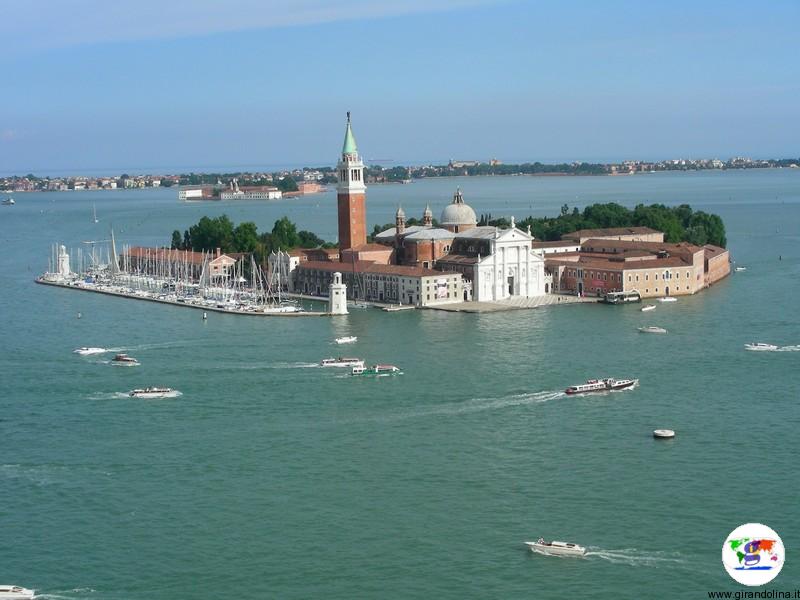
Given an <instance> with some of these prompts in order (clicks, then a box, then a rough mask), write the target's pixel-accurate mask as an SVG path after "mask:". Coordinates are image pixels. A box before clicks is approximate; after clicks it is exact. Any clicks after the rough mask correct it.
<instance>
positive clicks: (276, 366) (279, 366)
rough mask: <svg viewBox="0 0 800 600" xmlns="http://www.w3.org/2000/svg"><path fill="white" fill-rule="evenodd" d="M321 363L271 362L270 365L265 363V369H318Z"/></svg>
mask: <svg viewBox="0 0 800 600" xmlns="http://www.w3.org/2000/svg"><path fill="white" fill-rule="evenodd" d="M320 366H321V365H320V364H319V363H312V362H292V363H286V362H284V363H280V362H277V363H271V364H268V365H264V366H263V368H265V369H316V368H317V367H320Z"/></svg>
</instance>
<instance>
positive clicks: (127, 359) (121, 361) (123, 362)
mask: <svg viewBox="0 0 800 600" xmlns="http://www.w3.org/2000/svg"><path fill="white" fill-rule="evenodd" d="M111 364H112V365H116V366H118V367H138V366H139V361H138V360H136V359H135V358H133V357H132V356H128V355H127V354H117V355H116V356H115V357H114V358H112V359H111Z"/></svg>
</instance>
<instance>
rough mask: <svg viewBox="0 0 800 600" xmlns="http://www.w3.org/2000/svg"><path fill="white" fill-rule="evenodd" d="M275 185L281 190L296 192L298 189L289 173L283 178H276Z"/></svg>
mask: <svg viewBox="0 0 800 600" xmlns="http://www.w3.org/2000/svg"><path fill="white" fill-rule="evenodd" d="M275 185H276V186H277V188H278V189H279V190H280V191H282V192H296V191H297V189H298V188H297V182H296V181H295V180H294V179H292V177H291V176H290V175H287V176H286V177H284V178H283V179H278V181H277V182H276V183H275Z"/></svg>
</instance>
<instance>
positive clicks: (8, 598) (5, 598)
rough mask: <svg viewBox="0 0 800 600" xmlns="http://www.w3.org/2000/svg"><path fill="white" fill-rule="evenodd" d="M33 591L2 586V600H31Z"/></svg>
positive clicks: (14, 586) (0, 590)
mask: <svg viewBox="0 0 800 600" xmlns="http://www.w3.org/2000/svg"><path fill="white" fill-rule="evenodd" d="M33 596H34V592H33V590H29V589H28V588H24V587H22V586H19V585H0V600H12V599H13V600H31V598H33Z"/></svg>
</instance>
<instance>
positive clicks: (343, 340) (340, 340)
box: [336, 335, 358, 344]
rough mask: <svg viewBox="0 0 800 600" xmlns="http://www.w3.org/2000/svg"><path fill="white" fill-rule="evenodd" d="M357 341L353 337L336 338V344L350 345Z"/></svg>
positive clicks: (356, 338)
mask: <svg viewBox="0 0 800 600" xmlns="http://www.w3.org/2000/svg"><path fill="white" fill-rule="evenodd" d="M357 341H358V337H357V336H355V335H346V336H344V337H338V338H336V343H337V344H352V343H354V342H357Z"/></svg>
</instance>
